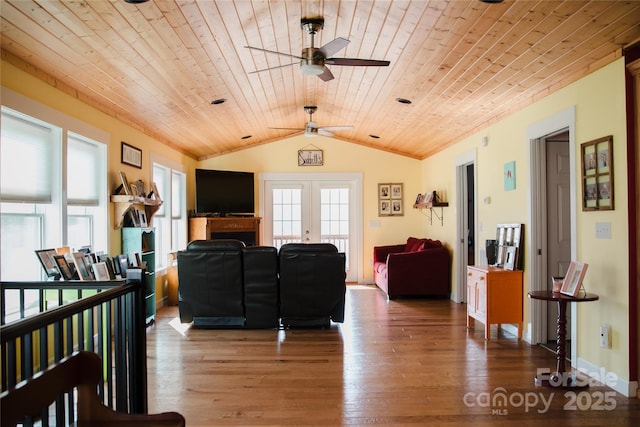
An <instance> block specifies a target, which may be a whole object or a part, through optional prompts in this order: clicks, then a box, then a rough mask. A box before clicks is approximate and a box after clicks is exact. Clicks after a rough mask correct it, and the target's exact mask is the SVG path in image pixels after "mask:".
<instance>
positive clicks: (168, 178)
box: [153, 162, 187, 269]
mask: <svg viewBox="0 0 640 427" xmlns="http://www.w3.org/2000/svg"><path fill="white" fill-rule="evenodd" d="M153 182H155V183H156V187H158V192H159V193H160V198H161V199H162V201H163V203H162V206H160V209H159V210H158V212H156V214H155V215H154V216H153V226H154V227H155V231H156V268H157V269H162V268H166V267H167V256H168V255H169V252H173V251H178V250H181V249H184V248H185V246H186V244H187V202H186V175H185V174H184V173H183V172H181V171H178V170H175V169H172V168H170V167H168V166H164V165H162V164H160V163H155V162H154V163H153Z"/></svg>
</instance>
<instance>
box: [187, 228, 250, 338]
mask: <svg viewBox="0 0 640 427" xmlns="http://www.w3.org/2000/svg"><path fill="white" fill-rule="evenodd" d="M243 249H245V245H244V243H242V242H241V241H240V240H194V241H192V242H190V243H189V244H188V245H187V248H186V250H184V251H180V252H178V278H179V283H180V285H179V288H178V308H179V311H180V321H181V322H183V323H188V322H191V321H192V320H193V324H194V326H196V327H212V328H222V327H244V324H245V315H244V287H243V263H242V251H243Z"/></svg>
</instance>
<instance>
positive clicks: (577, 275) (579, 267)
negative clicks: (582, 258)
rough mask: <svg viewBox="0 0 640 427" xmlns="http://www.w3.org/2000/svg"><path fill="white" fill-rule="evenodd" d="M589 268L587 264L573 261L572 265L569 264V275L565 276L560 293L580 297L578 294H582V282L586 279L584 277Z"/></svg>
mask: <svg viewBox="0 0 640 427" xmlns="http://www.w3.org/2000/svg"><path fill="white" fill-rule="evenodd" d="M587 267H589V264H587V263H584V262H577V261H571V264H569V269H568V270H567V275H566V276H564V281H563V282H562V288H561V289H560V293H562V294H565V295H571V296H572V297H576V296H578V292H580V287H581V285H582V280H583V279H584V275H585V273H586V272H587Z"/></svg>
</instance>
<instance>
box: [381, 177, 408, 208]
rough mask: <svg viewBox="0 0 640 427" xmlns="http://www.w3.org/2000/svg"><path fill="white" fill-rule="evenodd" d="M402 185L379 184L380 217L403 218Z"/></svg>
mask: <svg viewBox="0 0 640 427" xmlns="http://www.w3.org/2000/svg"><path fill="white" fill-rule="evenodd" d="M403 215H404V205H403V190H402V183H382V184H378V216H403Z"/></svg>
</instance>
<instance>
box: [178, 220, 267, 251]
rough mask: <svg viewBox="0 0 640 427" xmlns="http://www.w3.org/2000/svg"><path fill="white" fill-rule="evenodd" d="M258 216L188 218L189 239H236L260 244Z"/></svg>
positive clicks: (246, 242) (247, 243)
mask: <svg viewBox="0 0 640 427" xmlns="http://www.w3.org/2000/svg"><path fill="white" fill-rule="evenodd" d="M260 220H261V218H260V217H256V216H254V217H223V218H218V217H192V218H189V241H192V240H216V239H238V240H242V241H243V242H244V243H245V245H247V246H258V245H260Z"/></svg>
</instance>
